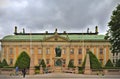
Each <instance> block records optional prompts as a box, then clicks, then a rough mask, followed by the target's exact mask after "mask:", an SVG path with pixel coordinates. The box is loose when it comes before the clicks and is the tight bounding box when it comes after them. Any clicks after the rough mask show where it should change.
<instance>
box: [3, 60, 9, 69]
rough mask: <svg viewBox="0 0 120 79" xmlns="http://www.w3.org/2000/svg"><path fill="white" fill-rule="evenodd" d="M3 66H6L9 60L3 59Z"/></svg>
mask: <svg viewBox="0 0 120 79" xmlns="http://www.w3.org/2000/svg"><path fill="white" fill-rule="evenodd" d="M2 66H3V67H4V66H8V63H7V61H6V60H5V59H3V61H2Z"/></svg>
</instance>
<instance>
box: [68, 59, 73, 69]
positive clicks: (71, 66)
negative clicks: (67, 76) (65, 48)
mask: <svg viewBox="0 0 120 79" xmlns="http://www.w3.org/2000/svg"><path fill="white" fill-rule="evenodd" d="M68 67H69V68H74V63H73V62H72V60H70V61H69V64H68Z"/></svg>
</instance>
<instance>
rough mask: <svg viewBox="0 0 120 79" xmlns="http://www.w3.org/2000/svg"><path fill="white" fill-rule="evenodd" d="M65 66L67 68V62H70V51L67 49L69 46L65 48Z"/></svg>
mask: <svg viewBox="0 0 120 79" xmlns="http://www.w3.org/2000/svg"><path fill="white" fill-rule="evenodd" d="M66 56H67V57H66V66H68V63H69V60H70V49H69V46H67V49H66Z"/></svg>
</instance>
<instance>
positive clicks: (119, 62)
mask: <svg viewBox="0 0 120 79" xmlns="http://www.w3.org/2000/svg"><path fill="white" fill-rule="evenodd" d="M116 67H120V59H119V60H118V61H117V62H116Z"/></svg>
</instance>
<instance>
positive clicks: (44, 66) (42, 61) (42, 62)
mask: <svg viewBox="0 0 120 79" xmlns="http://www.w3.org/2000/svg"><path fill="white" fill-rule="evenodd" d="M39 65H42V67H43V68H46V64H45V61H44V59H42V60H41V62H40V64H39Z"/></svg>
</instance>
